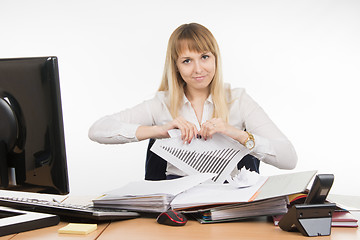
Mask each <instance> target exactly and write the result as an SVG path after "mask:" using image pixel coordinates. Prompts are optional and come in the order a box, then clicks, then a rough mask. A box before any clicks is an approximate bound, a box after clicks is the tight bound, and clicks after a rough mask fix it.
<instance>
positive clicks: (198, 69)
mask: <svg viewBox="0 0 360 240" xmlns="http://www.w3.org/2000/svg"><path fill="white" fill-rule="evenodd" d="M202 69H203V68H202V65H201V63H200V62H199V61H195V73H201V72H202Z"/></svg>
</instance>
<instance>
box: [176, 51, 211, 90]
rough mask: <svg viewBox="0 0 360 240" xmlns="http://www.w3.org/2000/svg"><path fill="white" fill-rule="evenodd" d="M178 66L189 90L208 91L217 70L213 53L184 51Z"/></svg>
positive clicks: (178, 60)
mask: <svg viewBox="0 0 360 240" xmlns="http://www.w3.org/2000/svg"><path fill="white" fill-rule="evenodd" d="M176 66H177V68H178V70H179V72H180V75H181V77H182V79H183V80H184V81H185V82H186V87H187V89H188V90H190V91H191V90H197V91H198V90H204V89H206V90H208V89H209V84H210V83H211V81H212V80H213V78H214V75H215V70H216V61H215V56H214V55H213V54H212V53H211V52H204V53H199V52H192V51H189V50H188V49H185V50H184V51H182V53H181V55H180V56H179V58H178V59H177V61H176Z"/></svg>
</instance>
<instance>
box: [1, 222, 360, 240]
mask: <svg viewBox="0 0 360 240" xmlns="http://www.w3.org/2000/svg"><path fill="white" fill-rule="evenodd" d="M66 224H67V223H65V222H61V223H60V224H59V225H57V226H53V227H48V228H43V229H38V230H34V231H29V232H24V233H20V234H16V235H9V236H4V237H0V240H5V239H11V240H18V239H22V240H23V239H36V240H42V239H44V240H45V239H46V240H51V239H66V240H72V239H82V240H83V239H86V240H87V239H99V240H107V239H109V240H113V239H131V240H136V239H141V240H143V239H146V240H152V239H154V240H155V239H156V240H159V239H169V238H170V239H174V240H176V239H181V240H184V239H186V240H191V239H197V240H198V239H206V240H211V239H227V240H230V239H240V238H242V239H254V240H263V239H268V240H272V239H274V240H275V239H276V240H281V239H286V240H292V239H309V238H307V237H304V236H303V235H301V233H299V232H285V231H282V230H281V229H280V228H279V227H276V226H274V225H273V223H272V222H268V221H266V218H258V219H252V220H247V221H241V222H231V223H216V224H200V223H198V222H197V221H193V220H191V221H188V223H187V224H186V225H185V226H183V227H171V226H165V225H160V224H158V223H156V220H155V219H154V218H137V219H131V220H125V221H117V222H113V223H103V224H98V229H97V230H96V231H95V232H92V233H90V234H88V235H73V234H58V232H57V230H58V229H59V228H61V227H63V226H65V225H66ZM316 239H318V240H322V239H332V240H336V239H339V240H343V239H346V240H355V239H358V240H360V229H359V228H339V227H335V228H334V227H333V228H332V232H331V235H330V236H324V237H316Z"/></svg>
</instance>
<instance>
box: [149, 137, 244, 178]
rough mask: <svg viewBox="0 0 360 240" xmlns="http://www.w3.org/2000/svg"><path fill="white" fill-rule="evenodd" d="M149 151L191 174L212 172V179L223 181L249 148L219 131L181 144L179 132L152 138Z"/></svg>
mask: <svg viewBox="0 0 360 240" xmlns="http://www.w3.org/2000/svg"><path fill="white" fill-rule="evenodd" d="M151 151H152V152H154V153H156V154H157V155H159V156H160V157H162V158H163V159H165V160H166V161H168V162H169V163H171V164H173V165H174V166H175V167H177V168H179V169H180V170H182V171H184V172H185V173H186V174H189V175H192V174H196V173H199V172H200V173H215V174H216V176H215V177H214V178H213V179H212V180H213V181H214V182H219V183H222V182H224V181H225V180H226V179H227V178H228V177H229V176H230V173H231V172H232V170H233V169H234V168H235V167H236V165H237V163H238V162H239V161H240V160H241V159H242V158H243V157H244V156H245V155H247V154H248V153H249V150H248V149H247V148H245V147H244V146H243V145H241V144H240V143H238V142H237V141H235V140H233V139H231V138H229V137H227V136H224V135H222V134H214V136H213V138H212V139H208V140H206V141H205V140H203V139H197V138H195V139H193V140H192V141H191V143H190V144H184V143H183V142H182V140H181V137H180V136H179V134H177V135H176V136H173V137H171V138H167V139H158V140H156V141H155V143H154V145H153V146H152V148H151Z"/></svg>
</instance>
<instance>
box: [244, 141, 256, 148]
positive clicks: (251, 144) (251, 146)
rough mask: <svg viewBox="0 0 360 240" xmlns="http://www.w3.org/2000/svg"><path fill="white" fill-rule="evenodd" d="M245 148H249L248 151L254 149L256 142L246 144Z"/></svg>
mask: <svg viewBox="0 0 360 240" xmlns="http://www.w3.org/2000/svg"><path fill="white" fill-rule="evenodd" d="M245 146H246V147H247V148H248V149H252V148H253V147H254V146H255V143H254V141H252V140H249V141H247V142H246V143H245Z"/></svg>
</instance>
